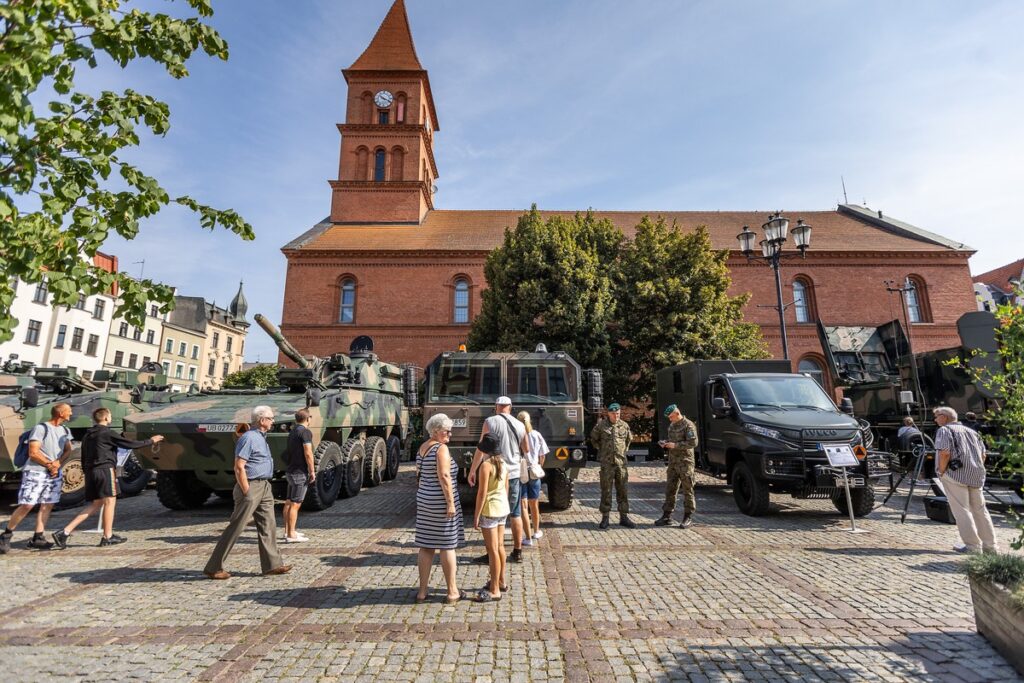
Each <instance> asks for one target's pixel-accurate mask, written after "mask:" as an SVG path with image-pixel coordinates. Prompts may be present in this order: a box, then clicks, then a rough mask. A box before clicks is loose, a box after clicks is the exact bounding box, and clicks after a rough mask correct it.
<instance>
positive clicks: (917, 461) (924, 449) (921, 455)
mask: <svg viewBox="0 0 1024 683" xmlns="http://www.w3.org/2000/svg"><path fill="white" fill-rule="evenodd" d="M921 438H922V439H924V441H925V442H924V443H918V444H914V451H913V452H914V466H913V467H912V468H910V469H906V470H903V473H902V474H901V475H900V478H899V480H897V482H896V483H895V484H893V485H892V486H891V487H890V488H889V493H887V494H886V496H885V498H884V499H883V500H882V505H885V504H886V503H888V502H889V499H890V498H892V496H893V494H894V493H896V489H898V488H899V487H900V484H902V483H903V480H904V479H906V478H907V475H908V474H911V473H913V476H912V477H911V479H910V491H909V492H908V493H907V499H906V501H904V503H903V512H902V514H901V515H900V524H903V523H905V522H906V521H907V511H908V510H909V509H910V501H911V500H912V499H913V497H914V489H915V488H916V487H917V482H918V481H919V480H920V478H921V473H922V472H923V471H924V463H925V460H927V459H928V456H929V455H932V456H933V457H934V455H935V443H934V442H933V441H932V440H931V439H929V438H928V437H927V436H924V435H923V434H922V435H921ZM929 446H930V447H929ZM931 481H932V484H931V486H932V491H933V492H936V493H941V491H940V490H939V488H938V485H937V484H936V483H935V480H934V479H932V480H931Z"/></svg>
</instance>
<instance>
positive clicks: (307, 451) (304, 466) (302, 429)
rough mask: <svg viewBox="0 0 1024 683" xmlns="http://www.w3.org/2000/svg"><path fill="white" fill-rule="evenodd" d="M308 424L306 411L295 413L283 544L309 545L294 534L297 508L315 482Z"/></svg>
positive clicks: (290, 445) (291, 437) (302, 538)
mask: <svg viewBox="0 0 1024 683" xmlns="http://www.w3.org/2000/svg"><path fill="white" fill-rule="evenodd" d="M307 424H309V411H308V410H306V409H305V408H302V409H300V410H297V411H295V428H294V429H292V431H291V433H290V434H289V435H288V452H287V458H288V469H286V470H285V478H286V479H287V480H288V500H286V501H285V502H284V510H283V511H282V513H281V516H282V517H284V542H285V543H302V542H304V541H308V540H309V539H308V538H306V536H305V534H302V533H299V532H298V531H296V530H295V524H296V522H298V520H299V508H300V507H302V501H304V500H306V489H308V488H309V486H310V485H311V484H312V483H313V482H314V481H316V470H315V469H313V432H311V431H309V428H308V427H306V425H307Z"/></svg>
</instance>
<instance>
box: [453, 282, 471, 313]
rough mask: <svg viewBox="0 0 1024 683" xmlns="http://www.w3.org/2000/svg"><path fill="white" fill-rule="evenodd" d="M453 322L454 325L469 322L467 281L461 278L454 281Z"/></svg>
mask: <svg viewBox="0 0 1024 683" xmlns="http://www.w3.org/2000/svg"><path fill="white" fill-rule="evenodd" d="M453 322H455V323H456V324H463V323H468V322H469V281H468V280H466V278H462V277H460V278H459V279H458V280H456V281H455V314H454V317H453Z"/></svg>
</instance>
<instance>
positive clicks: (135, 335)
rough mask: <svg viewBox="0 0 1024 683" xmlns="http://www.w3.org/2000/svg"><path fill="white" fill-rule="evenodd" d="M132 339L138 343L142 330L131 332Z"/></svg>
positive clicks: (137, 329)
mask: <svg viewBox="0 0 1024 683" xmlns="http://www.w3.org/2000/svg"><path fill="white" fill-rule="evenodd" d="M132 339H134V340H135V341H139V340H140V339H142V328H139V327H136V328H135V331H134V332H132Z"/></svg>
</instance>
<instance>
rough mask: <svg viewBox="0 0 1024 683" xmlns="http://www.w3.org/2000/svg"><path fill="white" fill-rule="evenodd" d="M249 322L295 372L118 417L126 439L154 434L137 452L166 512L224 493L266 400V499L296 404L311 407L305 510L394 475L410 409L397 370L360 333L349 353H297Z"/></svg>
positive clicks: (280, 487) (281, 462)
mask: <svg viewBox="0 0 1024 683" xmlns="http://www.w3.org/2000/svg"><path fill="white" fill-rule="evenodd" d="M255 318H256V322H257V323H258V324H259V325H260V327H262V328H263V329H264V330H266V332H267V333H268V334H269V335H270V336H271V338H272V339H274V341H275V342H276V343H277V346H278V348H280V349H281V351H282V353H283V354H284V355H285V356H286V357H288V358H289V359H291V360H292V361H293V362H294V363H295V364H296V365H297V366H298V367H297V368H283V367H282V368H279V369H278V371H277V380H278V386H276V387H269V388H264V389H258V388H239V389H220V390H203V391H202V392H190V393H187V394H184V393H183V394H174V395H172V396H171V397H170V399H169V400H168V402H167V404H166V405H164V406H161V407H160V408H159V409H158V410H152V411H148V412H146V413H141V414H138V415H133V416H131V417H130V418H128V419H127V420H126V427H125V433H126V434H127V435H128V437H129V438H131V439H139V440H143V439H148V438H150V437H151V436H154V435H156V434H162V435H163V436H164V441H163V442H162V443H159V444H156V445H154V446H152V447H149V448H143V449H139V450H138V451H136V452H137V453H138V454H139V457H140V458H141V459H142V461H143V462H144V463H145V464H146V466H147V467H150V468H152V469H155V470H156V471H157V477H156V490H157V496H158V497H159V499H160V502H161V503H163V504H164V506H166V507H168V508H170V509H172V510H186V509H190V508H197V507H199V506H201V505H203V504H204V503H205V502H206V501H207V499H208V498H209V497H210V494H211V493H216V494H217V495H218V496H220V497H222V498H230V497H231V492H232V490H233V488H234V485H235V476H234V462H235V455H234V454H235V443H236V442H237V440H238V437H239V436H240V435H241V434H242V433H243V432H244V431H245V430H246V429H248V425H249V419H250V417H251V412H252V409H253V408H254V407H256V406H258V405H266V406H270V407H271V408H272V409H273V411H274V414H275V415H276V416H277V418H276V422H275V424H274V427H273V429H272V430H271V431H270V432H268V433H267V441H268V443H269V444H270V450H271V452H272V453H273V456H274V465H275V468H274V470H275V478H274V480H273V481H272V482H271V485H272V487H273V488H274V490H275V495H283V493H284V487H285V480H284V470H285V467H286V461H285V450H286V446H287V441H288V433H289V432H290V431H291V429H292V428H293V427H294V414H295V411H297V410H299V409H300V408H308V409H309V411H310V412H311V413H312V417H311V419H310V422H309V424H308V425H307V426H308V427H309V429H310V431H312V433H313V463H314V467H315V468H316V481H315V483H314V485H313V486H310V487H309V490H308V492H307V494H306V500H305V502H304V507H305V508H306V509H309V510H323V509H326V508H329V507H331V506H332V505H333V504H334V502H335V500H337V499H338V498H339V497H341V498H349V497H352V496H355V495H357V494H358V493H359V491H360V489H361V488H362V487H363V485H364V484H365V485H367V486H377V485H378V484H380V483H381V482H383V481H387V480H390V479H394V478H395V476H396V475H397V474H398V465H399V459H400V456H401V451H402V448H403V443H404V441H405V439H406V436H407V435H408V430H409V411H408V410H407V409H406V408H405V405H404V403H403V400H402V397H403V395H402V373H401V370H400V369H399V368H398V367H397V366H394V365H391V364H388V363H385V362H383V361H381V360H380V359H379V358H378V357H377V355H376V354H375V353H374V352H373V341H372V340H371V339H370V338H369V337H358V338H356V339H355V340H354V341H353V342H352V345H351V346H350V349H349V353H348V354H344V353H335V354H333V355H331V356H328V357H325V358H318V357H316V356H304V355H302V354H300V353H299V352H298V351H297V350H296V349H295V347H294V346H292V344H291V343H289V342H288V340H286V339H285V338H284V337H283V336H282V335H281V332H280V331H279V330H278V329H277V328H276V327H275V326H274V325H273V324H272V323H270V322H269V321H268V320H267V319H266V318H264V317H263V316H262V315H257V316H255Z"/></svg>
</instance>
